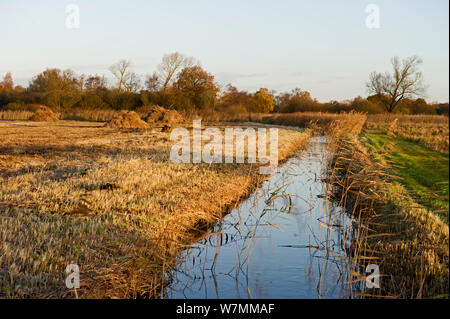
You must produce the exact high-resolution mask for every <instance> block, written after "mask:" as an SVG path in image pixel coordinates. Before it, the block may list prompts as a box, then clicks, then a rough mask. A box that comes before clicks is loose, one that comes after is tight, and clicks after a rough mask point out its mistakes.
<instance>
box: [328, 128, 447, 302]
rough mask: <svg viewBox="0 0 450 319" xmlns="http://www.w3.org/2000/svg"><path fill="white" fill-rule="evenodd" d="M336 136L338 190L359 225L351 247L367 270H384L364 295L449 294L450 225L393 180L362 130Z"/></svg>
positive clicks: (334, 173) (332, 177)
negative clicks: (363, 138)
mask: <svg viewBox="0 0 450 319" xmlns="http://www.w3.org/2000/svg"><path fill="white" fill-rule="evenodd" d="M333 141H334V143H332V146H333V148H334V154H335V155H334V161H333V165H332V170H331V173H330V181H331V182H332V184H333V185H334V186H335V188H334V195H335V196H336V199H337V200H338V202H339V204H340V205H343V206H345V207H346V208H347V211H348V212H349V213H351V214H352V215H353V217H354V218H355V220H356V221H357V223H355V225H359V227H358V234H357V237H356V238H355V240H354V241H353V243H352V246H351V247H350V253H351V255H352V257H353V260H354V262H355V264H356V265H357V266H358V267H361V268H360V269H362V272H363V273H364V269H365V266H366V265H367V264H369V263H374V264H377V265H378V266H379V267H380V272H381V275H382V277H381V289H370V290H365V291H363V293H362V296H366V297H375V298H378V297H383V298H386V297H389V298H425V297H437V296H443V295H444V296H445V295H446V296H447V297H448V284H449V264H448V261H449V260H448V255H449V246H448V243H449V242H448V241H449V237H448V236H449V235H448V225H446V224H445V223H443V222H442V221H441V220H440V219H439V218H438V217H437V216H436V215H434V214H433V213H431V212H430V211H429V210H427V209H425V208H424V207H422V206H420V205H418V204H417V203H415V202H414V201H413V200H412V199H411V197H410V196H409V195H408V192H407V191H406V190H405V189H404V188H403V187H402V186H398V185H396V186H394V185H392V184H390V183H389V176H387V175H386V173H385V172H386V169H387V166H386V165H388V164H387V163H374V162H373V161H372V159H371V157H370V154H368V152H367V150H366V149H365V148H364V146H363V145H362V144H361V143H360V141H359V139H358V138H357V137H356V136H353V137H352V136H348V137H347V138H346V139H342V138H340V137H339V138H337V139H333ZM353 270H354V269H353ZM364 280H365V278H364V277H361V278H355V281H362V283H363V282H364Z"/></svg>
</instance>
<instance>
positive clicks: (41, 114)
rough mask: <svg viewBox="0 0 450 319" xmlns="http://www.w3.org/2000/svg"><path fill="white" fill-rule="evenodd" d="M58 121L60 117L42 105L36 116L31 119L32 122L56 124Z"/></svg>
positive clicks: (35, 113)
mask: <svg viewBox="0 0 450 319" xmlns="http://www.w3.org/2000/svg"><path fill="white" fill-rule="evenodd" d="M58 120H59V118H58V116H57V115H56V114H55V113H53V111H52V110H51V109H50V108H48V107H46V106H44V105H40V106H39V107H38V109H37V110H36V111H35V112H34V114H33V115H32V116H31V117H30V121H33V122H56V121H58Z"/></svg>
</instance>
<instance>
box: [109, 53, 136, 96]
mask: <svg viewBox="0 0 450 319" xmlns="http://www.w3.org/2000/svg"><path fill="white" fill-rule="evenodd" d="M130 65H131V61H130V60H120V61H119V62H117V63H116V64H113V65H111V66H110V67H109V71H111V73H112V74H113V75H114V77H115V78H116V79H117V81H118V89H119V91H120V92H121V91H122V88H123V87H125V85H126V83H127V82H129V80H130V77H131V72H130V71H129V67H130Z"/></svg>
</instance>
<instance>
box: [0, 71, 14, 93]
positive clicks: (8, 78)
mask: <svg viewBox="0 0 450 319" xmlns="http://www.w3.org/2000/svg"><path fill="white" fill-rule="evenodd" d="M13 88H14V82H13V78H12V75H11V72H8V73H6V74H5V76H4V77H3V81H0V90H12V89H13Z"/></svg>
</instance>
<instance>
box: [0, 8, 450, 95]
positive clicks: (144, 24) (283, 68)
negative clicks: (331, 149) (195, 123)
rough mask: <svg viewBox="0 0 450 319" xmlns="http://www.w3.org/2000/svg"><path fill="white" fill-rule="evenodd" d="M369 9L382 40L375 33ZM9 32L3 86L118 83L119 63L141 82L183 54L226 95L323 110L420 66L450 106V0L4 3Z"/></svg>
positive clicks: (2, 53) (2, 17)
mask: <svg viewBox="0 0 450 319" xmlns="http://www.w3.org/2000/svg"><path fill="white" fill-rule="evenodd" d="M70 4H74V5H76V6H77V7H78V8H79V20H78V21H79V27H78V28H69V27H67V23H66V22H67V21H66V20H68V19H69V22H71V21H72V22H73V21H74V20H73V19H72V20H71V19H70V18H72V17H73V13H74V11H70V12H66V9H67V6H68V5H70ZM370 4H374V5H376V8H378V9H379V28H368V27H367V24H366V22H367V20H368V19H369V22H370V21H372V22H373V21H376V20H373V19H372V18H374V17H375V15H376V12H375V11H369V12H366V8H367V6H368V5H370ZM73 25H74V24H72V26H73ZM370 25H371V26H374V24H370ZM69 26H70V24H69ZM75 26H76V25H75ZM375 26H376V24H375ZM0 30H2V33H1V40H0V76H1V77H2V76H3V75H4V74H5V73H6V72H8V71H10V72H12V75H13V79H14V80H15V82H16V83H18V84H21V85H25V86H26V85H28V82H29V80H30V79H31V78H32V77H33V76H35V75H36V74H38V73H40V72H42V71H43V70H45V69H46V68H60V69H67V68H70V69H72V70H74V71H75V72H77V73H78V74H81V73H85V74H96V73H97V74H100V75H105V76H106V77H107V78H111V74H110V73H109V71H108V67H109V66H110V65H111V64H114V63H116V62H117V61H119V60H120V59H130V60H131V61H132V69H133V70H134V71H135V72H136V73H137V74H139V75H141V76H142V77H144V76H145V75H146V74H151V73H153V72H154V71H156V69H157V66H158V64H159V63H160V62H161V59H162V57H163V55H164V54H167V53H172V52H176V51H177V52H180V53H182V54H184V55H187V56H193V57H195V58H196V59H199V60H200V61H201V65H202V67H204V68H205V69H206V70H207V71H208V72H210V73H212V74H213V75H214V76H215V78H216V80H217V82H218V83H220V84H222V85H225V84H227V83H232V84H233V85H235V86H237V87H238V88H239V89H242V90H248V91H256V90H257V89H259V88H261V87H267V88H269V89H273V90H276V91H277V92H284V91H290V90H291V89H294V88H296V87H298V88H301V89H302V90H306V91H309V92H310V93H311V95H312V96H313V97H315V98H317V99H318V100H319V101H321V102H325V101H330V100H345V99H351V98H354V97H356V96H358V95H359V96H367V91H366V86H365V83H366V81H367V79H368V76H369V74H370V72H372V71H378V72H385V71H390V70H391V65H390V59H391V58H392V57H393V56H399V57H401V58H404V57H408V56H411V55H418V56H420V57H421V58H422V60H423V65H422V66H421V67H420V69H421V71H422V72H423V75H424V80H425V84H426V85H427V86H428V90H427V96H426V99H427V101H430V102H431V101H438V102H447V101H448V100H449V2H448V0H396V1H384V0H383V1H382V0H371V1H363V0H345V1H344V0H341V1H337V0H321V1H312V0H309V1H301V0H277V1H274V0H271V1H266V0H255V1H252V0H240V1H235V0H227V1H218V0H217V1H216V0H189V1H186V0H179V1H175V0H165V1H149V0H146V1H140V0H128V1H114V0H109V1H100V0H99V1H92V0H91V1H87V0H86V1H82V0H78V1H76V0H72V1H64V0H58V1H56V0H55V1H45V0H41V1H31V0H29V1H24V0H14V1H11V0H0Z"/></svg>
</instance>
